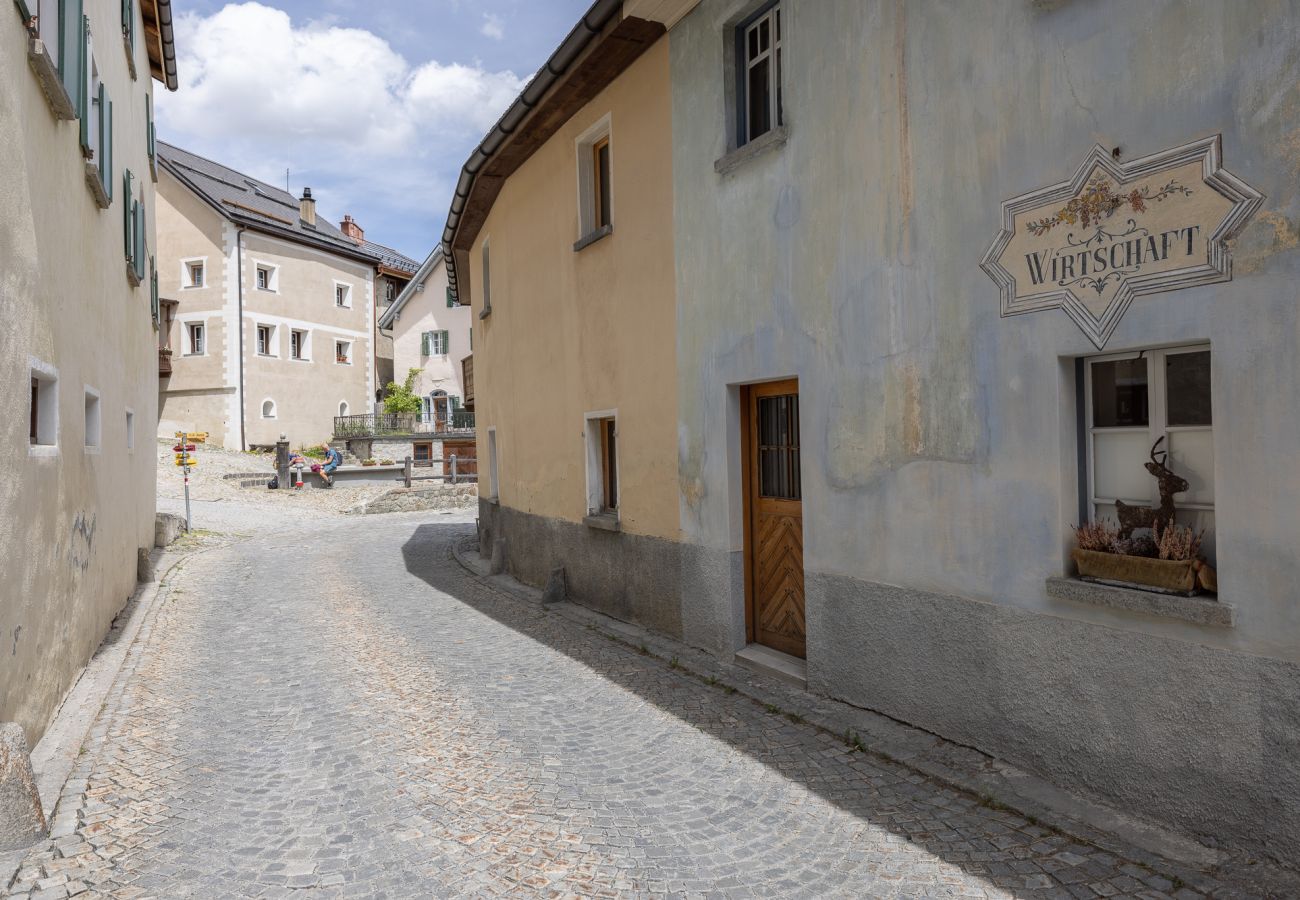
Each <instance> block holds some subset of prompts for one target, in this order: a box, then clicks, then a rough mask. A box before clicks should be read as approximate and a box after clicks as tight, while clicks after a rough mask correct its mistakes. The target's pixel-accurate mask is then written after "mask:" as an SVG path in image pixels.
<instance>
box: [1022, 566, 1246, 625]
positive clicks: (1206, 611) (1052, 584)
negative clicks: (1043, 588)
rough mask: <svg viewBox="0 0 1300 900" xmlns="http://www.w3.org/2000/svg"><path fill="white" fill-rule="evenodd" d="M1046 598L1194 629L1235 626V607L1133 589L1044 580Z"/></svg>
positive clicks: (1056, 579) (1193, 598)
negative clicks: (1178, 622) (1174, 621)
mask: <svg viewBox="0 0 1300 900" xmlns="http://www.w3.org/2000/svg"><path fill="white" fill-rule="evenodd" d="M1047 595H1048V596H1049V597H1054V598H1056V599H1057V600H1073V601H1075V602H1077V603H1089V604H1091V605H1093V606H1107V607H1110V608H1111V609H1123V610H1127V611H1129V612H1137V613H1146V614H1147V615H1150V616H1156V617H1158V618H1162V619H1180V620H1182V621H1184V622H1191V623H1193V624H1196V625H1209V626H1212V627H1215V628H1232V627H1233V626H1234V625H1235V624H1236V618H1237V616H1236V612H1237V611H1236V607H1234V606H1228V605H1227V604H1224V603H1220V602H1219V601H1218V600H1210V599H1207V598H1206V597H1199V596H1198V597H1179V596H1176V595H1173V594H1157V593H1155V592H1153V591H1142V590H1138V589H1136V588H1124V587H1116V586H1114V585H1109V584H1098V583H1097V582H1093V581H1083V580H1081V579H1079V578H1049V579H1047Z"/></svg>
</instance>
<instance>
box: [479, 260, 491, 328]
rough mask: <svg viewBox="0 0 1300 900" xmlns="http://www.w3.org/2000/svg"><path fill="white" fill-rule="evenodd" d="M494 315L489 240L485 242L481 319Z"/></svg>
mask: <svg viewBox="0 0 1300 900" xmlns="http://www.w3.org/2000/svg"><path fill="white" fill-rule="evenodd" d="M490 315H492V265H491V261H490V259H489V256H488V242H487V241H484V242H483V310H482V311H481V312H480V313H479V314H478V317H479V318H480V319H482V318H485V317H487V316H490Z"/></svg>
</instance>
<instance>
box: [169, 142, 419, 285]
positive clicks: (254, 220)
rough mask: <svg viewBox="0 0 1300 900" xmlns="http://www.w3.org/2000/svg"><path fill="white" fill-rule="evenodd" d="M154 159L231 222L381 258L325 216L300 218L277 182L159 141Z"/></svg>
mask: <svg viewBox="0 0 1300 900" xmlns="http://www.w3.org/2000/svg"><path fill="white" fill-rule="evenodd" d="M158 162H159V163H160V164H161V165H162V167H163V168H164V169H166V170H167V171H168V172H170V173H171V174H172V175H174V176H176V177H177V178H178V179H179V180H180V181H181V182H182V183H183V184H185V185H186V186H187V187H188V188H189V189H190V190H192V191H194V193H196V194H198V195H199V197H200V198H201V199H203V200H205V201H207V203H208V204H209V205H210V206H212V207H213V208H214V209H216V210H217V212H219V213H220V214H221V215H222V216H224V217H225V218H227V219H230V220H231V221H233V222H238V223H239V224H241V225H246V226H248V227H250V228H253V229H256V230H258V231H261V232H264V233H266V234H272V235H276V236H279V237H283V238H287V239H288V240H292V241H296V242H298V243H301V244H308V245H311V246H313V247H318V248H320V249H324V250H331V251H333V252H336V253H340V254H343V255H345V256H350V257H353V258H357V259H364V260H366V261H367V262H369V263H371V264H374V263H377V262H379V261H380V256H379V254H378V253H375V252H372V251H371V250H369V249H368V248H366V247H364V246H359V245H358V244H357V242H356V241H354V240H352V239H351V238H350V237H348V236H347V235H345V234H344V233H343V232H341V231H339V230H338V228H336V227H335V226H334V224H333V223H331V222H329V221H327V220H326V219H325V218H324V217H322V216H320V215H317V216H316V224H315V226H311V225H308V224H307V223H306V222H304V221H302V219H301V218H299V203H298V198H296V197H294V196H293V195H292V194H290V193H289V192H288V191H286V190H283V189H282V188H278V187H275V186H274V185H270V184H267V183H266V182H265V181H258V180H257V179H256V178H252V177H250V176H248V175H245V174H244V173H243V172H236V171H235V170H234V169H231V168H228V167H227V166H223V165H221V164H220V163H215V162H213V161H212V160H210V159H205V158H204V157H202V156H197V155H195V154H193V153H190V152H188V151H186V150H182V149H181V148H179V147H174V146H172V145H171V144H167V143H164V142H163V141H159V142H158ZM389 252H393V251H389Z"/></svg>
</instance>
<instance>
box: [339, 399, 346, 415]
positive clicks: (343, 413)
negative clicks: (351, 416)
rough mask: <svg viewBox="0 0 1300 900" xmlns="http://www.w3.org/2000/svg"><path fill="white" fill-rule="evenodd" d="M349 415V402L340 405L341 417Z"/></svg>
mask: <svg viewBox="0 0 1300 900" xmlns="http://www.w3.org/2000/svg"><path fill="white" fill-rule="evenodd" d="M347 414H348V402H347V401H346V400H344V401H342V402H341V403H339V415H340V416H346V415H347Z"/></svg>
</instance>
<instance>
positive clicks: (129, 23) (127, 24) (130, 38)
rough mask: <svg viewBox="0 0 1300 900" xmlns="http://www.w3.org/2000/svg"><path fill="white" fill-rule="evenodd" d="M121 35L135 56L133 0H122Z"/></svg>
mask: <svg viewBox="0 0 1300 900" xmlns="http://www.w3.org/2000/svg"><path fill="white" fill-rule="evenodd" d="M122 37H124V38H126V45H127V46H128V47H129V48H131V56H132V57H134V56H135V0H122Z"/></svg>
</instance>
